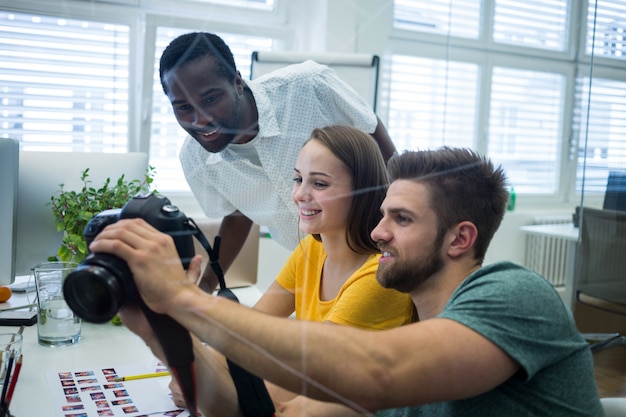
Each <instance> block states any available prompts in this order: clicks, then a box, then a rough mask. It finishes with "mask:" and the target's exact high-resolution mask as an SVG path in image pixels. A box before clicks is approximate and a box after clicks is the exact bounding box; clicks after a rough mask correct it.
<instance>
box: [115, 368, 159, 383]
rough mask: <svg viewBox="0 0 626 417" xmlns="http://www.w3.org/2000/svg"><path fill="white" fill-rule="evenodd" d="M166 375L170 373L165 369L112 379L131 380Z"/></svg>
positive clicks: (119, 380)
mask: <svg viewBox="0 0 626 417" xmlns="http://www.w3.org/2000/svg"><path fill="white" fill-rule="evenodd" d="M168 375H170V373H169V372H167V371H165V372H154V373H151V374H140V375H129V376H119V377H117V378H113V381H115V382H121V381H132V380H133V379H145V378H157V377H159V376H168Z"/></svg>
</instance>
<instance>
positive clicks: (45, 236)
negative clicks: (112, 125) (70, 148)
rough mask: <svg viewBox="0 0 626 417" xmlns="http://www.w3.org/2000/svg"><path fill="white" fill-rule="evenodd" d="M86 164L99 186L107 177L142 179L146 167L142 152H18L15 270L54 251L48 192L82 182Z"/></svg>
mask: <svg viewBox="0 0 626 417" xmlns="http://www.w3.org/2000/svg"><path fill="white" fill-rule="evenodd" d="M87 168H89V177H88V179H89V180H90V181H91V184H90V185H92V186H94V187H96V188H99V187H100V186H102V185H103V184H104V182H105V181H106V179H107V178H110V179H111V181H113V182H114V181H116V180H117V179H118V178H119V177H120V176H121V175H122V174H124V175H125V179H127V180H132V179H142V178H143V177H144V176H145V174H146V169H147V168H148V156H147V154H145V153H132V152H131V153H97V152H29V151H21V152H20V156H19V185H18V198H17V213H18V215H17V231H16V233H17V236H16V252H15V259H16V261H15V274H16V275H18V276H20V275H30V273H31V269H32V268H33V267H34V266H35V265H37V264H39V263H41V262H45V261H46V260H47V259H48V257H50V256H55V255H56V253H57V250H58V248H59V246H60V245H61V241H62V236H63V235H62V233H61V232H57V230H56V225H55V224H54V215H53V213H52V208H51V207H50V206H48V205H47V203H49V202H50V197H52V196H53V195H54V194H56V193H58V192H59V190H60V184H64V187H63V188H64V190H75V191H79V190H81V189H82V187H83V183H82V181H81V174H82V172H83V171H84V170H85V169H87Z"/></svg>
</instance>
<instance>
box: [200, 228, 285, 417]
mask: <svg viewBox="0 0 626 417" xmlns="http://www.w3.org/2000/svg"><path fill="white" fill-rule="evenodd" d="M189 222H190V224H191V225H193V227H194V228H195V233H196V237H197V238H198V241H199V242H200V244H201V245H202V247H203V248H204V249H205V250H206V252H207V254H208V255H209V265H210V266H211V268H212V269H213V272H215V275H216V276H217V280H218V282H219V285H220V289H219V290H218V292H217V295H219V296H220V297H225V298H228V299H230V300H232V301H235V302H237V303H238V302H239V299H238V298H237V296H236V295H235V294H234V293H233V292H232V291H231V290H230V289H229V288H228V287H227V286H226V281H225V279H224V271H223V270H222V267H221V265H220V263H219V250H220V236H219V235H217V236H215V240H214V243H213V248H211V245H209V242H208V240H207V238H206V236H205V235H204V234H203V233H202V231H201V230H200V228H199V227H198V226H197V225H196V224H195V222H194V221H193V220H192V219H189ZM226 360H227V363H228V369H229V371H230V377H231V378H232V380H233V383H234V384H235V389H236V390H237V399H238V402H239V407H240V408H241V412H242V413H243V415H244V416H245V417H272V416H274V412H275V409H274V403H273V401H272V398H271V397H270V395H269V393H268V392H267V387H266V386H265V382H264V381H263V380H262V379H261V378H259V377H258V376H256V375H253V374H251V373H250V372H248V371H247V370H245V369H243V368H242V367H240V366H239V365H237V364H236V363H234V362H232V361H231V360H230V359H228V358H226Z"/></svg>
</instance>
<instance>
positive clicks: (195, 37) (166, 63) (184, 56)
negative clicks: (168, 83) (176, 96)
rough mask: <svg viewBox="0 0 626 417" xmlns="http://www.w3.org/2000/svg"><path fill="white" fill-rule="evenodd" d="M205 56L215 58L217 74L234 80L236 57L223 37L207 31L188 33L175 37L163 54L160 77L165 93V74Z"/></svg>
mask: <svg viewBox="0 0 626 417" xmlns="http://www.w3.org/2000/svg"><path fill="white" fill-rule="evenodd" d="M204 57H208V58H214V61H215V63H216V69H217V74H218V75H219V76H221V77H224V78H226V79H227V80H228V81H230V82H234V80H235V74H237V67H236V65H235V59H234V58H233V53H232V52H231V50H230V48H229V47H228V45H226V43H225V42H224V41H223V40H222V38H220V37H219V36H217V35H215V34H213V33H207V32H193V33H187V34H184V35H181V36H179V37H177V38H176V39H174V40H173V41H172V42H171V43H170V44H169V45H168V46H167V47H166V48H165V50H164V51H163V54H162V55H161V60H160V63H159V77H160V79H161V86H162V87H163V91H164V92H165V94H167V88H166V87H165V83H164V82H163V75H165V74H166V73H167V72H169V71H172V70H175V69H177V68H180V67H182V66H184V65H186V64H188V63H189V62H191V61H193V60H196V59H198V58H204Z"/></svg>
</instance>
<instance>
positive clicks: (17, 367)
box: [6, 355, 22, 409]
mask: <svg viewBox="0 0 626 417" xmlns="http://www.w3.org/2000/svg"><path fill="white" fill-rule="evenodd" d="M21 369H22V355H20V357H19V358H17V362H16V363H15V369H14V370H13V376H12V377H11V382H10V383H9V390H8V391H7V398H6V404H7V409H8V408H9V406H10V405H11V398H13V391H15V386H16V385H17V378H18V377H19V376H20V370H21Z"/></svg>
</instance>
